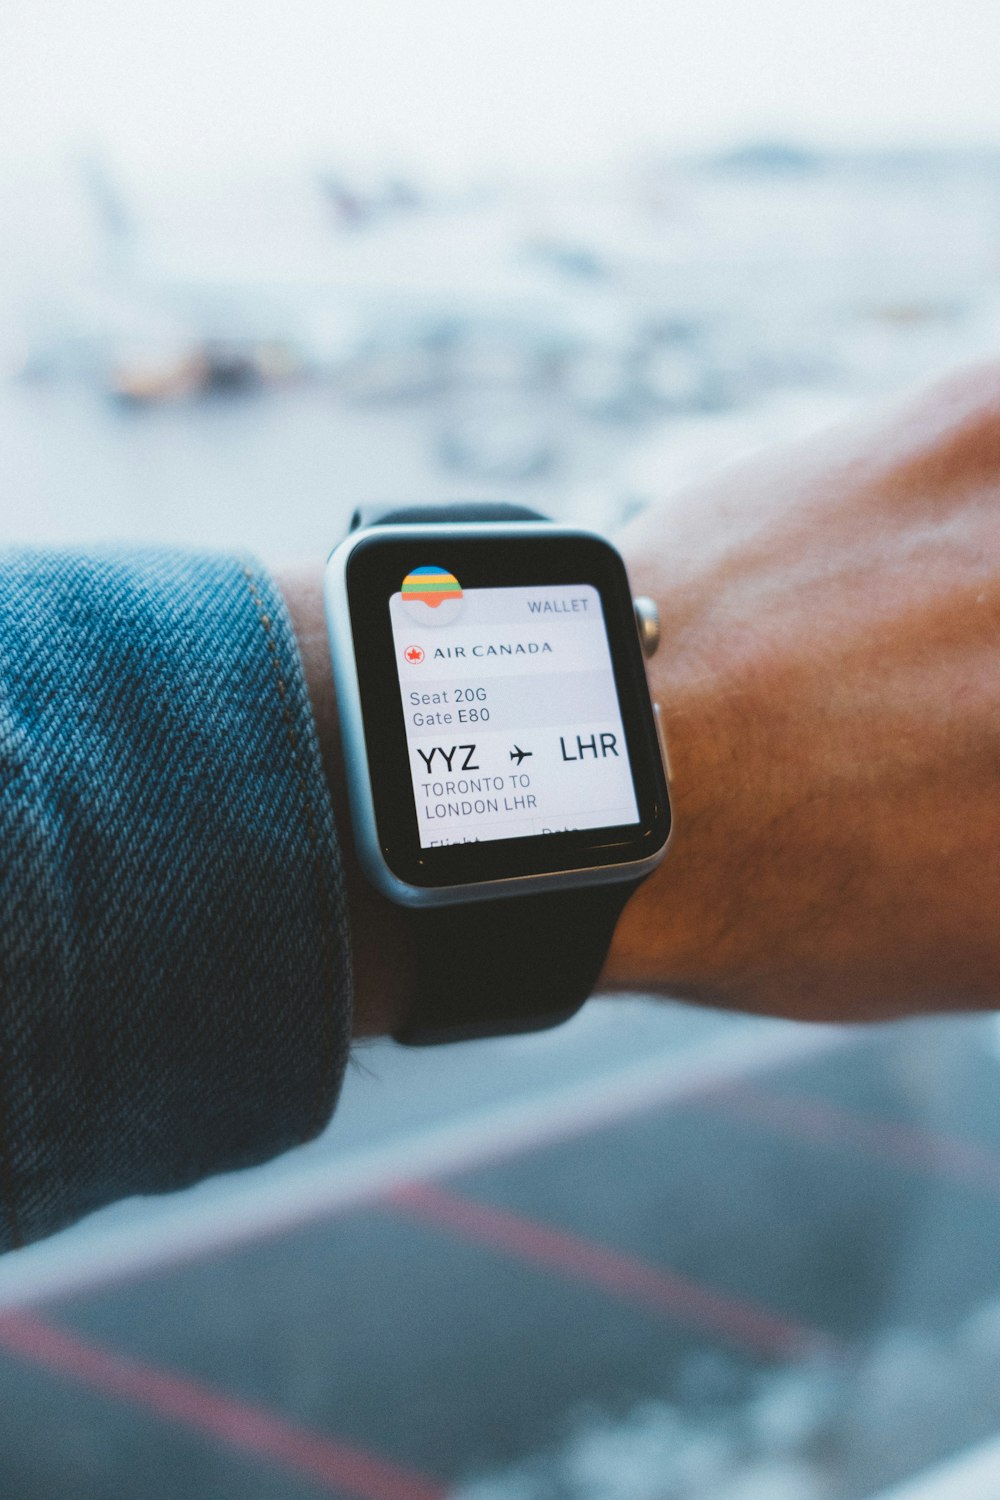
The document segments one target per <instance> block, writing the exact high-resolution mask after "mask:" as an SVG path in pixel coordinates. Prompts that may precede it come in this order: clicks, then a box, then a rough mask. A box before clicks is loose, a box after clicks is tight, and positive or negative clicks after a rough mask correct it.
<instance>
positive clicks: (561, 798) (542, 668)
mask: <svg viewBox="0 0 1000 1500" xmlns="http://www.w3.org/2000/svg"><path fill="white" fill-rule="evenodd" d="M389 615H390V619H391V622H392V637H393V644H394V647H395V655H396V670H397V672H398V676H399V690H400V696H401V701H402V707H403V717H404V722H405V726H406V749H407V755H408V758H409V771H410V779H411V783H412V787H413V801H414V806H415V808H416V817H417V830H418V839H419V843H420V847H421V848H422V849H432V848H435V847H439V846H441V845H447V844H456V843H473V842H476V841H482V840H487V839H509V838H537V837H540V836H543V835H545V834H553V833H564V832H568V831H571V830H577V829H585V828H606V827H608V826H612V825H619V824H629V823H635V822H637V821H638V817H639V813H638V808H637V805H636V797H635V786H634V783H633V778H632V769H631V764H630V759H629V751H628V745H627V742H626V738H625V727H624V724H623V723H622V715H621V709H620V706H619V702H618V691H617V688H616V686H615V677H614V670H613V668H612V663H611V653H610V651H609V648H608V635H607V627H606V625H605V621H604V611H603V608H602V606H601V597H600V594H599V593H598V591H597V589H596V588H594V586H593V585H592V584H589V583H570V584H554V585H551V586H549V587H545V586H538V585H534V586H529V587H517V586H514V587H509V586H508V587H505V588H463V587H462V584H461V581H460V579H459V578H458V577H456V575H455V574H453V573H451V572H449V570H448V569H447V568H445V567H443V566H440V565H437V564H434V563H424V562H422V561H421V562H419V563H418V565H417V566H415V567H414V568H413V569H412V570H410V571H409V572H408V573H407V574H406V576H405V578H403V579H402V580H401V586H400V589H399V591H398V592H396V593H394V594H393V595H392V597H391V599H390V600H389Z"/></svg>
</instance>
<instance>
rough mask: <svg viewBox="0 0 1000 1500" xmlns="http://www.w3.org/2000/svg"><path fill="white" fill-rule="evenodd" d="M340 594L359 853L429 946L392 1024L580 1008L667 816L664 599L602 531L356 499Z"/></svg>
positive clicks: (457, 1028) (510, 1023) (414, 1025)
mask: <svg viewBox="0 0 1000 1500" xmlns="http://www.w3.org/2000/svg"><path fill="white" fill-rule="evenodd" d="M325 597H326V611H327V620H328V626H329V632H330V647H331V653H332V659H333V670H334V679H335V687H336V693H337V709H338V716H339V720H340V726H341V734H342V736H343V742H344V764H345V767H346V775H347V781H348V792H349V797H350V807H351V817H352V821H353V827H354V836H355V842H356V847H357V854H358V859H359V862H360V864H361V867H362V869H363V871H364V873H365V875H366V876H367V878H368V879H369V880H370V881H371V882H372V883H373V885H375V886H376V887H377V888H378V890H380V891H381V892H382V893H383V894H384V895H385V896H387V897H388V898H389V899H390V900H391V901H394V902H397V903H399V904H400V905H401V906H402V907H404V908H405V909H406V910H407V913H408V915H407V917H406V920H407V921H408V922H409V923H410V926H411V929H412V935H413V942H414V947H415V953H416V966H417V982H416V993H415V998H414V1001H413V1004H412V1007H411V1010H410V1013H409V1014H408V1015H407V1017H406V1018H405V1019H404V1021H403V1023H402V1025H401V1026H400V1028H399V1030H398V1031H397V1032H396V1033H395V1039H396V1040H397V1041H400V1042H403V1043H406V1044H410V1045H424V1044H429V1043H438V1042H452V1041H461V1040H466V1039H470V1038H477V1037H487V1036H499V1035H507V1034H510V1033H514V1032H522V1031H534V1030H540V1029H542V1028H544V1027H548V1026H553V1025H555V1024H557V1023H558V1022H560V1021H563V1020H566V1019H567V1018H568V1017H569V1016H571V1015H572V1014H573V1013H574V1012H575V1011H576V1010H578V1009H579V1007H580V1006H581V1005H582V1004H583V1002H584V1000H585V999H586V998H587V996H588V994H589V993H590V991H591V990H592V988H593V986H594V984H595V982H596V980H597V977H598V975H599V973H600V971H601V968H602V966H603V963H604V960H605V957H606V956H607V951H608V948H609V947H610V944H611V937H612V934H613V932H614V928H615V924H616V922H617V919H618V917H619V915H620V913H621V910H622V908H623V906H624V905H625V902H626V901H627V900H628V898H629V896H630V895H631V894H632V892H633V891H634V890H635V889H636V887H637V885H638V884H639V883H640V882H641V881H642V880H643V879H644V877H645V876H646V875H648V874H649V873H650V871H652V870H653V869H654V868H655V866H656V865H657V864H658V863H659V861H660V859H661V858H662V857H663V854H664V852H665V849H666V845H667V840H668V837H669V834H670V802H669V796H668V790H667V776H666V772H665V767H664V762H665V753H664V750H663V747H662V742H661V737H660V733H659V721H658V714H657V713H656V712H655V710H654V705H653V704H652V703H651V701H650V694H649V688H648V684H647V681H646V672H645V665H644V661H643V651H644V648H645V649H646V651H647V653H648V652H649V650H650V647H653V648H654V649H655V644H656V638H657V635H658V626H657V622H656V616H655V607H654V606H653V605H652V603H651V601H648V600H647V601H633V599H632V596H631V591H630V588H629V584H628V578H627V576H626V573H625V567H624V564H623V562H622V560H621V557H620V556H619V554H618V552H617V551H616V550H615V548H614V547H612V546H611V544H610V543H609V542H608V541H606V540H605V539H604V538H603V537H601V536H599V535H597V534H596V533H594V532H590V531H585V530H580V529H577V528H574V527H566V526H560V525H556V524H553V523H552V522H550V521H548V520H546V519H545V518H544V517H542V516H540V515H538V514H537V513H536V512H535V511H532V510H529V509H527V508H525V507H523V506H514V505H502V504H487V503H480V504H450V505H440V506H407V507H399V508H393V509H387V510H383V511H381V512H379V513H372V514H369V513H365V512H363V511H359V512H356V513H355V516H354V518H353V521H352V527H351V531H350V534H349V535H348V537H347V538H346V540H345V541H343V542H342V543H341V544H340V545H339V546H338V547H337V548H336V549H335V550H334V552H333V553H332V554H331V556H330V559H329V562H328V565H327V569H326V581H325ZM637 626H638V628H637Z"/></svg>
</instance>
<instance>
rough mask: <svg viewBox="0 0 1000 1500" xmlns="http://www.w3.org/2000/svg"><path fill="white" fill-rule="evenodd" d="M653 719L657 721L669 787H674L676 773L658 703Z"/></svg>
mask: <svg viewBox="0 0 1000 1500" xmlns="http://www.w3.org/2000/svg"><path fill="white" fill-rule="evenodd" d="M653 717H654V718H655V720H656V738H657V739H658V740H659V742H660V755H661V756H662V758H663V770H664V772H665V774H666V778H667V785H668V786H672V785H673V780H674V772H673V768H672V766H671V764H670V751H669V750H668V749H667V736H666V734H665V733H664V730H663V715H662V713H661V712H660V705H659V704H658V703H654V704H653Z"/></svg>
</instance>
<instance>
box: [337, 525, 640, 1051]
mask: <svg viewBox="0 0 1000 1500" xmlns="http://www.w3.org/2000/svg"><path fill="white" fill-rule="evenodd" d="M545 519H546V517H545V516H543V515H541V514H540V513H539V512H538V511H535V510H529V509H528V507H527V506H523V505H508V504H505V503H502V502H482V503H467V504H465V503H456V504H451V505H399V506H386V507H383V508H382V509H380V510H377V511H376V510H372V511H364V510H359V511H356V512H355V513H354V516H353V517H352V520H351V530H352V531H356V530H358V529H359V528H360V527H362V526H405V525H408V524H409V525H421V524H439V523H444V524H447V523H449V522H462V521H494V522H509V521H543V520H545ZM639 883H640V882H639V881H638V880H628V881H618V882H615V883H614V884H607V885H596V886H581V887H580V888H579V889H578V890H564V891H554V892H547V893H544V894H541V895H533V896H510V897H504V898H501V899H497V900H495V901H471V902H466V903H463V904H461V905H456V906H444V907H429V908H428V907H422V908H421V909H419V910H409V909H407V911H406V920H407V921H408V923H409V925H410V930H411V933H412V941H413V951H414V955H415V961H416V986H415V994H414V1000H413V1005H412V1007H411V1009H410V1013H409V1015H408V1016H407V1017H406V1020H405V1021H404V1022H403V1024H402V1026H400V1028H399V1029H398V1030H397V1031H396V1032H395V1033H394V1040H395V1041H397V1042H402V1043H404V1044H405V1045H407V1046H418V1047H419V1046H430V1045H433V1044H435V1043H440V1042H459V1041H467V1040H471V1039H474V1038H477V1037H490V1036H506V1035H510V1034H515V1033H517V1032H524V1031H542V1030H544V1029H545V1028H546V1027H548V1026H556V1025H558V1024H559V1022H560V1021H566V1020H568V1019H569V1017H570V1016H572V1015H573V1014H574V1013H575V1012H576V1011H577V1010H579V1008H580V1006H581V1005H582V1004H583V1002H584V1001H585V1000H586V998H587V996H588V995H589V994H590V992H591V990H592V989H593V988H594V985H595V984H596V982H597V978H598V976H599V974H600V972H601V969H602V968H603V966H604V960H605V957H606V956H607V952H608V949H609V947H610V946H611V938H612V935H613V933H614V930H615V925H616V923H617V921H618V918H619V916H620V914H621V911H622V908H623V907H624V905H625V903H626V901H627V900H628V898H629V896H631V894H632V892H633V891H634V890H635V889H636V887H637V886H638V885H639Z"/></svg>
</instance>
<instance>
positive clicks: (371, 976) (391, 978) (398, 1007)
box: [277, 567, 413, 1037]
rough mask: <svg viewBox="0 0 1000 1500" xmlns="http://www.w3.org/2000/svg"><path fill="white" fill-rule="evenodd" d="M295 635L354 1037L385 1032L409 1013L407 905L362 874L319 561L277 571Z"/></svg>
mask: <svg viewBox="0 0 1000 1500" xmlns="http://www.w3.org/2000/svg"><path fill="white" fill-rule="evenodd" d="M277 582H278V585H279V587H280V589H281V591H282V593H283V595H284V598H285V603H286V604H287V606H288V611H289V614H290V615H291V619H292V626H293V628H294V630H295V636H296V640H297V642H298V647H299V653H300V655H301V658H302V666H303V670H304V672H305V678H306V685H307V687H308V690H309V698H310V702H311V704H312V710H313V716H314V719H315V722H316V731H317V735H318V738H319V743H320V752H321V754H322V757H323V769H324V772H325V775H326V780H327V786H328V787H329V791H330V800H331V803H332V805H333V812H334V821H335V824H336V828H337V834H338V837H339V840H340V845H341V855H342V858H343V861H344V869H345V874H346V877H347V895H348V905H349V909H350V919H351V942H352V956H353V964H354V1020H353V1034H354V1036H355V1037H371V1036H383V1035H388V1034H389V1033H391V1032H392V1031H394V1030H396V1029H397V1028H398V1026H399V1024H400V1022H401V1020H402V1018H403V1016H404V1015H405V1014H406V1013H407V1011H408V1009H409V1006H410V1003H411V997H412V989H413V955H412V950H411V940H410V933H409V928H408V925H407V923H406V920H405V913H404V912H403V911H402V909H401V908H400V907H398V906H395V905H394V904H393V903H392V902H391V901H388V900H387V899H386V898H385V897H384V896H381V895H380V894H379V892H378V891H376V890H375V889H374V887H373V886H372V885H371V883H370V882H369V881H368V880H367V879H366V878H365V876H364V874H363V873H362V870H361V868H360V865H359V864H358V859H357V854H356V851H355V846H354V836H353V829H352V825H351V813H350V804H349V801H348V796H347V780H346V777H345V774H344V764H343V751H342V747H341V739H340V730H339V725H338V720H337V702H336V693H335V691H334V684H333V672H332V667H331V663H330V644H329V638H328V636H327V627H326V616H325V610H324V605H323V574H322V569H321V568H319V567H301V568H286V569H283V570H281V571H280V572H278V574H277Z"/></svg>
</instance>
